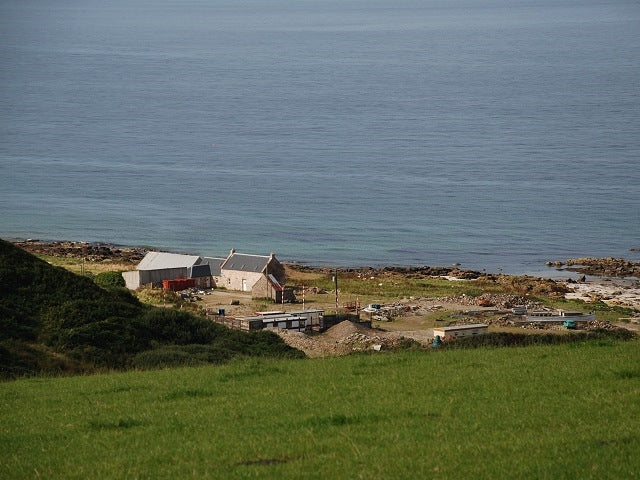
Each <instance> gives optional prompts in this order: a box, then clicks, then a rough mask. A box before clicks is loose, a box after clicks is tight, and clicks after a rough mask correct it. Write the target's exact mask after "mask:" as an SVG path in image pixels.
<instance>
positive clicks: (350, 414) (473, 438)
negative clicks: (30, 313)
mask: <svg viewBox="0 0 640 480" xmlns="http://www.w3.org/2000/svg"><path fill="white" fill-rule="evenodd" d="M638 365H640V348H638V343H637V341H630V342H620V341H616V340H610V341H598V340H594V341H589V340H587V341H583V342H579V343H572V344H565V345H554V346H530V347H523V348H518V349H517V350H514V349H508V348H507V349H505V348H490V349H487V348H483V349H472V350H469V349H464V350H435V351H430V352H424V351H405V352H395V353H386V354H385V353H382V352H380V353H376V354H360V355H352V356H348V357H333V358H326V359H319V360H313V361H284V360H273V359H265V358H253V359H245V360H237V361H233V362H232V363H229V364H226V365H221V366H217V367H197V368H189V369H167V370H160V371H147V372H126V373H114V374H110V375H94V376H85V377H66V378H37V379H36V378H32V379H22V380H18V381H14V382H4V383H1V384H0V402H1V404H2V409H3V415H2V418H1V419H0V425H1V427H2V428H0V477H1V478H28V477H35V478H38V477H43V478H44V477H48V478H61V479H64V478H87V477H91V478H124V477H127V478H158V479H162V478H225V479H234V478H265V479H266V478H282V479H288V478H291V479H293V478H323V479H326V478H329V479H330V478H420V479H423V478H443V479H458V478H554V479H575V478H583V479H589V478H594V479H595V478H635V477H636V476H637V473H638V471H640V457H638V455H637V452H638V450H639V449H640V435H639V434H638V432H639V431H640V419H639V418H638V416H637V415H636V414H635V413H636V412H637V410H638V398H640V370H639V369H638Z"/></svg>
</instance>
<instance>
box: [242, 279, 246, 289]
mask: <svg viewBox="0 0 640 480" xmlns="http://www.w3.org/2000/svg"><path fill="white" fill-rule="evenodd" d="M242 291H243V292H246V291H247V279H246V278H243V279H242Z"/></svg>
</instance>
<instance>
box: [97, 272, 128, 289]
mask: <svg viewBox="0 0 640 480" xmlns="http://www.w3.org/2000/svg"><path fill="white" fill-rule="evenodd" d="M93 281H94V282H96V284H97V285H99V286H101V287H105V288H106V287H124V286H126V283H125V282H124V278H123V277H122V272H102V273H99V274H97V275H96V276H95V277H94V278H93Z"/></svg>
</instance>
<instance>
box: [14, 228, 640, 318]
mask: <svg viewBox="0 0 640 480" xmlns="http://www.w3.org/2000/svg"><path fill="white" fill-rule="evenodd" d="M13 243H14V244H15V245H16V246H18V247H20V248H22V249H24V250H26V251H27V252H30V253H33V254H38V255H50V256H55V257H61V258H84V259H85V261H88V262H113V263H118V264H123V265H131V266H132V268H135V267H134V266H135V265H136V264H137V263H139V262H140V260H142V258H143V257H144V255H145V254H146V253H147V251H149V249H148V248H144V247H122V246H118V245H113V244H109V243H88V242H73V241H40V240H24V241H16V242H13ZM548 265H549V266H553V267H556V268H558V269H559V270H567V271H571V272H578V273H582V274H583V275H589V276H594V277H596V278H590V279H586V277H585V278H583V279H581V281H580V282H578V283H576V282H575V281H572V280H569V281H566V282H563V281H558V280H550V279H547V278H538V277H531V276H526V275H525V276H514V275H498V274H487V273H483V272H478V271H473V270H463V269H460V268H458V267H457V266H456V265H453V266H449V267H438V266H435V267H431V266H426V265H424V266H388V267H383V268H373V267H362V268H344V267H342V268H341V267H337V268H336V267H317V266H308V265H300V264H295V265H291V267H293V268H295V269H297V270H300V271H305V270H306V271H310V272H311V271H313V272H323V273H327V274H330V273H333V272H335V271H337V272H338V273H339V274H345V273H347V274H348V273H352V274H365V275H373V276H376V277H379V276H384V275H385V274H386V275H394V274H396V275H406V276H408V277H410V278H426V277H443V278H455V279H464V280H475V279H482V278H486V279H490V280H493V281H497V282H500V283H508V284H510V286H511V287H514V286H517V287H518V288H520V289H521V290H522V293H523V294H534V295H535V294H543V295H550V296H557V297H565V298H576V299H581V300H585V301H588V302H589V301H604V302H606V303H609V304H612V305H621V306H631V307H633V308H640V262H634V261H630V260H625V259H622V258H592V257H588V258H577V259H569V260H565V261H562V262H560V261H557V262H548ZM636 279H638V280H636Z"/></svg>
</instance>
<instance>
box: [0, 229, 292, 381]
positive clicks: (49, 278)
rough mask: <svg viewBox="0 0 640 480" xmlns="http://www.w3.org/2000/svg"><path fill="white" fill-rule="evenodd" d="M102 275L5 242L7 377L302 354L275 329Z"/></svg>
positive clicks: (2, 346)
mask: <svg viewBox="0 0 640 480" xmlns="http://www.w3.org/2000/svg"><path fill="white" fill-rule="evenodd" d="M98 277H99V278H103V279H104V281H103V285H106V287H104V288H103V287H101V286H99V285H98V284H96V282H94V281H93V280H92V279H91V278H88V277H86V276H81V275H76V274H74V273H71V272H69V271H67V270H65V269H63V268H59V267H53V266H51V265H49V264H48V263H47V262H45V261H43V260H40V259H38V258H36V257H34V256H33V255H31V254H29V253H26V252H24V251H23V250H21V249H19V248H17V247H15V246H13V245H12V244H10V243H8V242H5V241H2V240H0V291H1V292H2V296H0V377H5V378H12V377H19V376H23V375H33V374H42V373H48V374H58V373H62V372H67V373H83V372H95V371H97V370H110V369H123V368H131V367H136V368H143V367H158V366H172V365H194V364H205V363H220V362H224V361H228V360H229V359H231V358H234V357H236V356H252V355H259V356H288V357H300V356H302V353H301V352H298V351H297V350H295V349H292V348H290V347H288V346H287V345H285V344H284V343H283V342H282V341H281V340H280V339H279V338H278V337H277V336H276V335H274V334H273V333H270V332H257V333H251V334H250V333H245V332H240V331H234V330H229V329H227V328H225V327H222V326H219V325H216V324H213V323H211V322H209V321H207V320H206V319H205V318H203V317H201V316H198V315H194V314H192V313H188V312H185V311H179V310H176V309H165V308H156V307H152V306H150V305H147V304H143V303H141V302H140V301H139V300H138V299H137V298H136V297H134V296H132V295H131V294H130V293H129V291H128V290H126V289H124V288H122V287H118V286H111V285H110V284H112V283H115V281H114V280H113V278H111V277H112V275H104V276H102V275H100V274H99V275H98ZM110 278H111V279H110ZM150 352H153V353H150Z"/></svg>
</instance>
